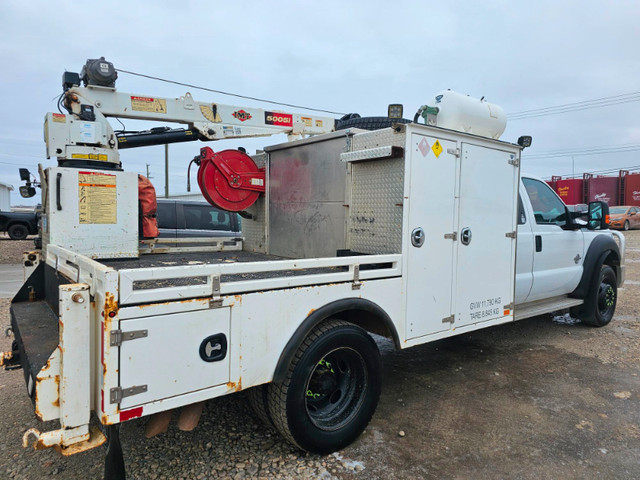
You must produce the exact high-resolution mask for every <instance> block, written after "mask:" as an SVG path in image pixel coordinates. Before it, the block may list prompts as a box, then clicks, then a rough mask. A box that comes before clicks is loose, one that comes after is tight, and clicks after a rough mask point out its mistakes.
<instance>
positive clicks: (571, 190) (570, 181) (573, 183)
mask: <svg viewBox="0 0 640 480" xmlns="http://www.w3.org/2000/svg"><path fill="white" fill-rule="evenodd" d="M582 186H583V181H582V179H581V178H566V179H564V180H558V181H557V182H556V193H557V194H558V196H559V197H560V198H561V199H562V201H563V202H564V203H565V204H566V205H576V204H578V203H585V202H584V199H583V196H582V195H583V191H582Z"/></svg>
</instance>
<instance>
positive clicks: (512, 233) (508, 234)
mask: <svg viewBox="0 0 640 480" xmlns="http://www.w3.org/2000/svg"><path fill="white" fill-rule="evenodd" d="M516 234H517V232H507V233H505V234H504V236H505V237H507V238H516Z"/></svg>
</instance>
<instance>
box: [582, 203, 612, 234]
mask: <svg viewBox="0 0 640 480" xmlns="http://www.w3.org/2000/svg"><path fill="white" fill-rule="evenodd" d="M609 223H610V221H609V205H608V204H607V203H605V202H590V203H589V220H588V221H587V227H588V228H589V230H606V229H608V228H609Z"/></svg>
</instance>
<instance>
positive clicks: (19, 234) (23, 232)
mask: <svg viewBox="0 0 640 480" xmlns="http://www.w3.org/2000/svg"><path fill="white" fill-rule="evenodd" d="M7 233H8V234H9V238H11V240H24V239H25V238H27V235H29V229H28V228H27V227H26V225H22V224H21V223H14V224H13V225H11V226H10V227H9V229H8V230H7Z"/></svg>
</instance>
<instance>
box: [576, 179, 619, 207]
mask: <svg viewBox="0 0 640 480" xmlns="http://www.w3.org/2000/svg"><path fill="white" fill-rule="evenodd" d="M585 192H586V195H585V196H586V199H585V200H586V201H585V202H584V203H589V202H595V201H600V202H606V203H608V204H609V206H615V205H618V177H593V176H591V175H588V174H585Z"/></svg>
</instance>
